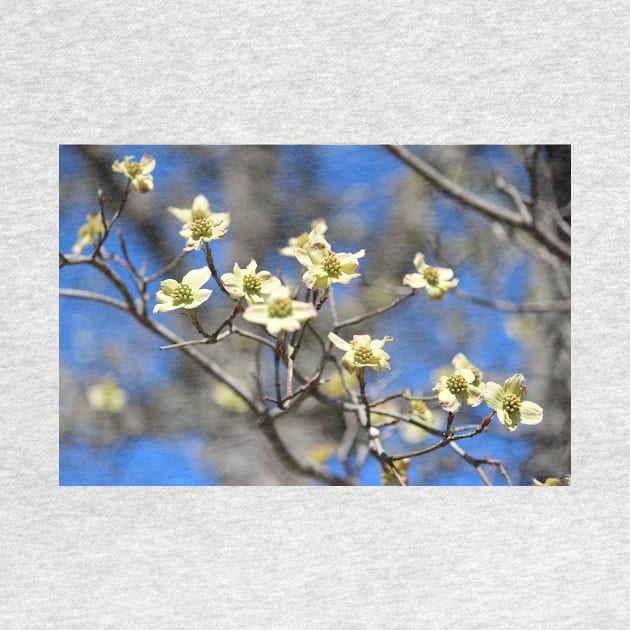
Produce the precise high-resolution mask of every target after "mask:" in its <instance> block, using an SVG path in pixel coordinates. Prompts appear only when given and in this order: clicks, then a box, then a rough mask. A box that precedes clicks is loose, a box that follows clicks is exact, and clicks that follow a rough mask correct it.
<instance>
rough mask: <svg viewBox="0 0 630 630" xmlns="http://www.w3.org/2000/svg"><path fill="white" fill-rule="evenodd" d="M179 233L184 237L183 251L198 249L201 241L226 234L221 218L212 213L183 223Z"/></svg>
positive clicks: (205, 241)
mask: <svg viewBox="0 0 630 630" xmlns="http://www.w3.org/2000/svg"><path fill="white" fill-rule="evenodd" d="M179 234H180V236H183V237H184V238H185V239H186V245H185V246H184V251H185V252H189V251H191V250H193V249H196V250H200V249H201V244H202V243H209V242H210V241H216V240H218V239H220V238H223V237H224V236H225V235H226V234H227V229H226V228H225V226H224V225H223V219H217V218H216V215H212V216H209V217H202V218H201V219H195V220H194V221H193V222H192V223H189V224H187V225H185V226H184V229H183V230H181V231H180V233H179Z"/></svg>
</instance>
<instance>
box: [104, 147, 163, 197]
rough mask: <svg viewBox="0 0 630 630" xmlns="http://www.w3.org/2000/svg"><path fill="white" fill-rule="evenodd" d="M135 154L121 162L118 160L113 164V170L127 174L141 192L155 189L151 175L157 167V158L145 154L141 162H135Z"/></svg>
mask: <svg viewBox="0 0 630 630" xmlns="http://www.w3.org/2000/svg"><path fill="white" fill-rule="evenodd" d="M132 158H133V156H127V157H125V158H124V159H123V161H122V162H121V161H120V160H116V161H115V162H114V163H113V164H112V171H114V172H116V173H122V174H123V175H126V176H127V177H128V178H129V179H130V180H131V183H132V184H133V187H134V188H135V189H136V190H137V191H138V192H141V193H145V192H149V191H151V190H153V175H149V173H151V172H152V171H153V169H154V168H155V158H152V157H151V156H150V155H143V156H142V159H141V160H140V162H134V161H133V160H132Z"/></svg>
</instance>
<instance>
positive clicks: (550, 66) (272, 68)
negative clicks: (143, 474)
mask: <svg viewBox="0 0 630 630" xmlns="http://www.w3.org/2000/svg"><path fill="white" fill-rule="evenodd" d="M207 5H208V3H203V2H194V3H179V2H171V1H167V2H160V3H157V2H150V1H149V2H142V3H138V4H136V5H124V6H123V5H121V4H120V3H108V2H92V3H74V2H69V3H63V4H61V3H59V4H55V3H45V4H42V3H40V4H38V5H33V6H26V5H24V6H22V5H18V4H14V5H12V6H11V7H10V8H8V9H5V11H8V12H6V13H5V15H4V18H3V19H4V21H3V25H2V31H3V32H2V37H1V38H0V42H1V43H0V46H1V49H2V58H3V59H2V70H1V72H2V76H3V81H2V82H3V95H2V100H1V102H0V107H1V108H2V114H3V119H2V142H1V143H0V155H1V156H2V174H3V178H2V183H1V184H0V185H1V186H2V193H3V195H2V198H3V201H4V204H3V205H4V207H3V214H2V217H3V218H2V235H3V247H2V265H3V278H4V281H5V292H4V297H5V299H4V300H3V306H2V308H1V309H0V318H2V325H1V326H0V336H1V341H2V348H3V361H2V362H1V364H0V375H1V377H2V385H3V390H2V391H3V393H4V395H3V405H2V413H1V418H2V421H1V422H0V436H1V437H2V444H3V456H2V461H1V463H0V476H1V478H2V481H3V486H2V487H3V490H4V492H3V494H4V497H3V499H2V515H1V517H0V527H1V528H2V534H3V535H2V536H1V537H0V550H1V560H2V566H3V570H2V573H3V575H2V579H1V580H0V626H2V627H3V628H48V627H50V628H85V627H99V628H100V627H102V628H108V627H116V628H121V627H123V628H126V627H129V628H174V627H176V628H183V627H192V628H194V627H221V628H231V627H234V628H237V627H238V628H240V627H247V626H251V627H254V628H295V627H299V628H318V629H321V628H339V627H341V628H359V627H370V628H371V627H389V628H404V627H418V626H420V627H425V628H444V627H447V626H449V625H450V626H451V627H455V628H485V627H488V626H490V627H497V628H503V627H508V626H510V627H514V628H521V627H523V628H524V627H528V628H529V627H534V628H572V629H573V628H617V627H623V626H624V625H625V624H624V623H623V621H626V622H627V619H628V604H627V601H628V600H627V595H628V592H629V590H630V589H628V585H629V582H628V575H629V572H628V571H627V561H628V555H629V554H628V552H629V547H630V545H629V537H628V527H627V521H628V508H627V502H626V501H625V500H624V498H623V497H624V496H625V492H624V490H625V475H624V474H623V470H624V469H625V465H626V462H627V453H628V447H629V446H630V444H629V440H628V435H627V433H625V432H624V431H623V430H622V423H623V422H624V418H626V417H627V397H626V396H624V395H623V393H624V392H625V391H626V387H625V380H624V382H623V383H622V381H621V376H618V375H620V374H622V373H624V371H625V363H623V362H621V361H619V360H618V359H619V358H620V355H621V353H622V352H623V350H627V349H628V341H627V338H628V323H627V322H628V318H627V308H625V309H620V308H619V306H620V305H621V306H626V307H627V306H628V304H627V298H626V297H625V294H624V292H623V289H622V287H623V286H624V285H625V284H626V283H625V282H624V280H625V278H627V277H628V263H627V256H626V255H622V254H623V253H625V252H626V251H627V245H626V241H627V224H628V220H627V216H628V215H627V208H626V204H627V199H623V198H620V197H621V195H622V194H623V192H624V189H625V188H626V187H627V181H628V175H629V173H628V151H627V148H628V132H627V129H628V125H627V124H626V123H627V118H628V117H627V104H628V100H627V97H628V90H627V64H626V63H624V60H627V53H628V46H627V32H628V29H629V27H630V19H629V13H628V11H627V10H626V9H627V6H626V4H625V3H624V2H622V1H617V2H615V1H611V2H608V3H606V4H605V5H601V6H599V5H598V4H597V3H590V2H579V1H578V2H570V1H567V0H565V1H562V2H554V3H549V2H541V1H534V2H530V3H528V4H527V5H523V4H522V3H517V2H502V3H490V2H483V1H482V2H476V3H470V2H453V1H444V0H441V1H440V2H423V3H414V2H406V1H405V2H403V1H393V2H388V3H376V2H362V1H353V2H348V1H342V2H334V3H333V2H328V3H318V4H317V5H316V6H314V5H315V3H311V2H306V1H303V2H292V3H285V2H283V3H280V2H277V3H274V2H258V1H248V2H240V3H237V2H212V3H210V6H207ZM382 141H385V142H422V143H429V142H453V143H462V142H479V143H490V142H501V143H517V142H571V143H573V146H574V152H573V156H574V158H573V160H574V162H573V184H574V185H573V188H574V195H573V197H574V200H575V201H574V203H575V206H576V212H575V213H574V215H575V216H574V224H573V228H574V232H575V234H574V241H573V242H574V251H575V254H576V255H575V260H574V267H573V278H574V291H573V297H574V307H573V308H574V311H573V331H574V343H573V347H574V353H575V356H574V361H573V383H572V390H573V401H574V410H575V414H574V428H573V453H574V460H573V473H574V474H573V481H574V484H575V485H573V486H572V487H570V488H561V489H547V490H541V489H533V488H515V489H509V490H504V489H491V490H486V489H472V488H451V489H438V488H413V489H409V490H400V489H399V490H396V489H393V488H391V489H388V490H387V492H385V491H384V490H382V489H380V490H379V489H370V488H361V489H352V490H347V489H346V490H344V489H330V488H327V489H304V488H240V489H239V488H209V489H205V488H204V489H194V488H183V489H182V488H165V489H140V488H102V489H98V488H84V489H81V488H59V487H57V465H56V463H57V442H56V439H57V411H58V409H57V407H58V394H57V387H58V382H57V322H56V316H57V306H56V304H57V295H56V292H57V275H56V269H55V258H56V253H55V249H56V238H55V234H56V226H57V211H56V208H57V145H58V143H74V142H90V143H118V142H132V143H134V142H137V143H139V142H169V143H220V142H226V143H242V142H277V143H286V142H371V143H376V142H382ZM622 246H623V248H622ZM622 311H625V312H622ZM615 359H616V360H615ZM613 361H614V369H613V365H612V364H613ZM604 402H605V404H603V403H604ZM619 477H621V482H619V481H618V478H619ZM620 488H621V490H620Z"/></svg>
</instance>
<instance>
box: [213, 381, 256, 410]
mask: <svg viewBox="0 0 630 630" xmlns="http://www.w3.org/2000/svg"><path fill="white" fill-rule="evenodd" d="M210 396H211V397H212V400H213V401H214V402H215V403H216V404H217V405H219V407H222V408H223V409H225V410H226V411H230V412H232V413H244V412H245V411H247V410H248V409H249V407H248V406H247V403H246V402H245V401H244V400H243V399H242V398H241V397H240V396H239V395H238V394H236V393H234V390H233V389H232V388H231V387H228V386H227V385H226V384H225V383H214V385H212V387H211V389H210Z"/></svg>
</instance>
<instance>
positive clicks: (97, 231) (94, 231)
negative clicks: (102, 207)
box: [72, 212, 105, 254]
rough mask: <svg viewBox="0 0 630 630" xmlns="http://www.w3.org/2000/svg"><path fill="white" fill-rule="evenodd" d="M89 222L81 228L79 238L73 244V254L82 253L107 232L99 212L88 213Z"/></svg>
mask: <svg viewBox="0 0 630 630" xmlns="http://www.w3.org/2000/svg"><path fill="white" fill-rule="evenodd" d="M86 218H87V223H84V224H83V225H82V226H81V227H80V228H79V233H78V236H79V240H78V241H77V242H76V243H75V244H74V245H73V246H72V253H73V254H80V253H81V252H82V251H83V250H84V249H85V248H86V247H88V246H89V245H94V243H95V242H96V240H97V239H98V238H99V237H100V236H101V235H103V234H105V226H104V225H103V219H102V218H101V215H100V213H99V212H96V213H95V214H88V215H87V217H86Z"/></svg>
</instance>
